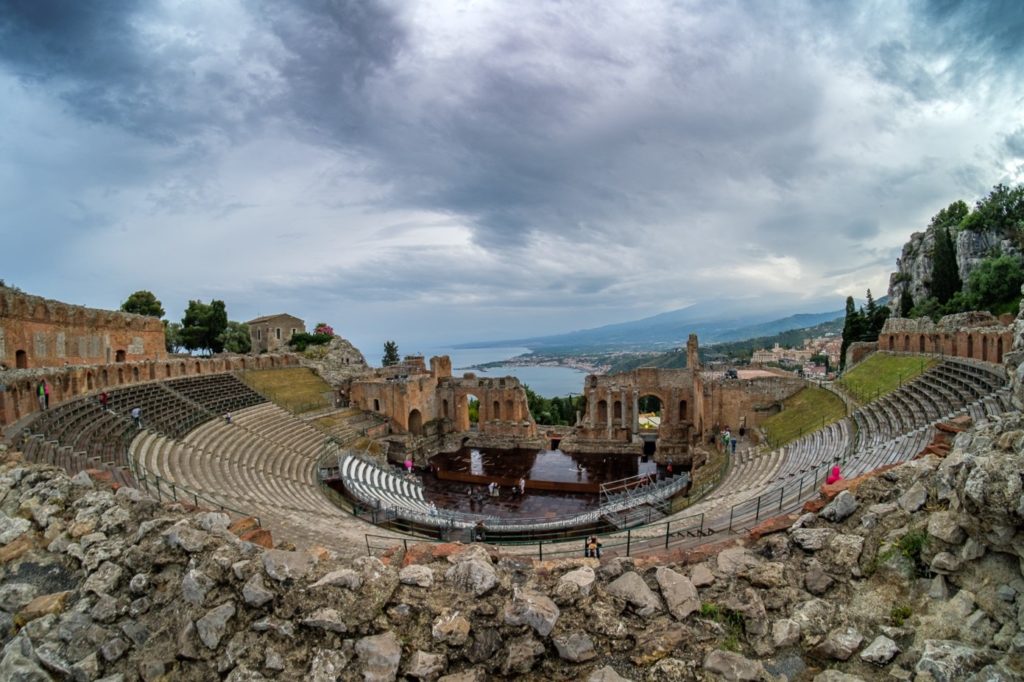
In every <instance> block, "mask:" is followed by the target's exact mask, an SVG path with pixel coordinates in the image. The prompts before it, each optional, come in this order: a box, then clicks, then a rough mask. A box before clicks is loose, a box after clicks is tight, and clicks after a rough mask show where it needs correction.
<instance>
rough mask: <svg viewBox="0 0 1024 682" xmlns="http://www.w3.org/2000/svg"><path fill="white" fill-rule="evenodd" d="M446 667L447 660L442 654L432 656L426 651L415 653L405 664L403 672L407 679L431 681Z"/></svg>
mask: <svg viewBox="0 0 1024 682" xmlns="http://www.w3.org/2000/svg"><path fill="white" fill-rule="evenodd" d="M447 667H448V659H447V658H445V656H444V655H443V654H432V653H429V652H427V651H419V650H417V651H415V652H413V654H412V656H410V657H409V659H408V660H407V661H406V662H405V668H404V669H403V672H404V673H405V675H406V676H407V677H415V678H416V679H418V680H432V679H434V678H436V677H437V676H438V675H440V674H441V673H443V672H444V670H445V668H447Z"/></svg>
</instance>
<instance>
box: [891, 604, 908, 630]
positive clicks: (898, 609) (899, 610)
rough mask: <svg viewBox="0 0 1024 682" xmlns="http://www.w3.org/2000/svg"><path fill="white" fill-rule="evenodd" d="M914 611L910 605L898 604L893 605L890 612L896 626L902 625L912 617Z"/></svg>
mask: <svg viewBox="0 0 1024 682" xmlns="http://www.w3.org/2000/svg"><path fill="white" fill-rule="evenodd" d="M912 613H913V611H911V610H910V606H909V605H907V604H896V605H895V606H893V607H892V610H891V611H890V612H889V618H891V619H892V624H893V625H895V626H896V627H901V626H902V625H903V623H904V622H906V620H907V619H908V618H910V615H911V614H912Z"/></svg>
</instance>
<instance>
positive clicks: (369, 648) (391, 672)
mask: <svg viewBox="0 0 1024 682" xmlns="http://www.w3.org/2000/svg"><path fill="white" fill-rule="evenodd" d="M356 655H357V656H358V657H359V662H360V663H362V665H363V680H365V681H366V682H390V681H391V680H394V679H395V677H396V676H397V675H398V665H399V663H400V662H401V659H402V645H401V644H399V642H398V638H397V637H396V636H395V633H394V632H393V631H391V630H389V631H387V632H385V633H383V634H380V635H372V636H370V637H363V638H362V639H360V640H359V641H358V642H356Z"/></svg>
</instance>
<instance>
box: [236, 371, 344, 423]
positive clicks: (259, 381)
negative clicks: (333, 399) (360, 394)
mask: <svg viewBox="0 0 1024 682" xmlns="http://www.w3.org/2000/svg"><path fill="white" fill-rule="evenodd" d="M240 376H241V379H242V381H244V382H245V383H246V384H248V385H249V387H250V388H252V389H253V390H254V391H257V392H258V393H262V394H263V395H265V396H266V397H268V398H270V400H271V401H273V402H274V403H276V404H278V405H280V406H281V407H283V408H284V409H286V410H288V411H289V412H292V413H293V414H300V413H302V412H312V411H314V410H322V409H324V408H325V407H330V404H331V403H330V395H331V393H332V391H331V387H330V386H329V385H328V384H327V382H326V381H324V380H323V379H321V378H320V376H319V375H318V374H317V373H316V372H314V371H313V370H311V369H309V368H308V367H283V368H281V369H253V370H248V371H245V372H241V373H240Z"/></svg>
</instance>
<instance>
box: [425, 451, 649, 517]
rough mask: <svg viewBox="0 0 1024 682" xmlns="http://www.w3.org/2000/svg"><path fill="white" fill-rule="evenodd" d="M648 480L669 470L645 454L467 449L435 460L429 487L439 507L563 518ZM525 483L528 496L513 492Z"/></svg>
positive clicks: (427, 476) (428, 476)
mask: <svg viewBox="0 0 1024 682" xmlns="http://www.w3.org/2000/svg"><path fill="white" fill-rule="evenodd" d="M643 476H648V477H650V478H651V479H653V480H662V479H664V478H665V476H666V472H665V469H664V467H659V466H658V465H657V464H655V463H654V461H653V460H651V459H650V458H648V457H642V456H625V457H624V456H622V455H621V454H620V455H602V454H572V455H569V454H567V453H565V452H562V451H561V450H557V449H555V450H534V449H522V448H520V449H515V450H499V449H493V448H471V447H464V448H462V449H461V450H459V451H458V452H454V453H445V454H440V455H436V456H435V457H433V458H432V459H431V460H430V471H428V472H425V473H424V475H423V485H424V488H425V490H424V493H425V495H426V497H427V498H428V499H430V500H431V501H432V502H434V503H435V504H436V505H437V507H438V508H439V509H447V510H450V511H460V512H473V513H484V514H488V515H493V516H500V517H504V518H512V517H517V516H526V517H549V518H559V517H560V516H566V515H573V514H577V513H580V512H583V511H587V510H589V509H595V508H597V507H598V506H599V505H600V503H601V495H600V493H601V484H603V483H604V484H607V483H612V482H615V481H621V480H622V479H629V478H638V477H643ZM521 480H525V482H526V492H525V494H520V493H518V492H515V491H514V490H513V489H514V488H515V487H516V486H518V485H519V482H520V481H521ZM490 483H496V484H497V486H498V494H497V495H496V496H492V495H490V494H489V490H488V484H490Z"/></svg>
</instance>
